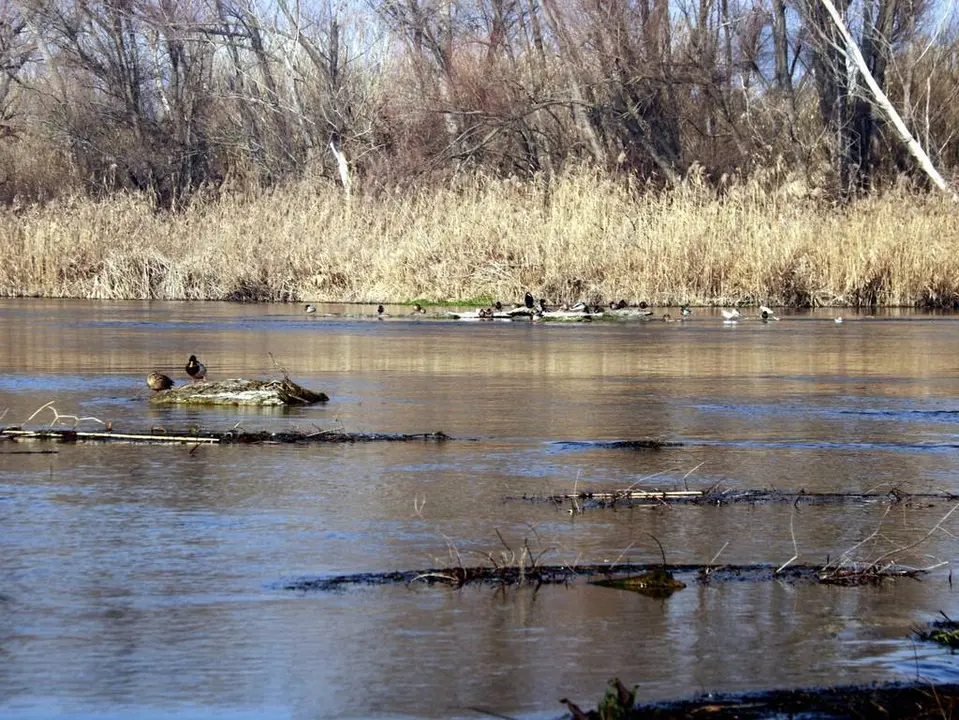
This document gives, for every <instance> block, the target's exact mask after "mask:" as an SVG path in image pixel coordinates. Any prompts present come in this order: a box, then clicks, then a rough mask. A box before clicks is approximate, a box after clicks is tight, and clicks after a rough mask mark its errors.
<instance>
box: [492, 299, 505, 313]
mask: <svg viewBox="0 0 959 720" xmlns="http://www.w3.org/2000/svg"><path fill="white" fill-rule="evenodd" d="M493 309H494V310H496V312H500V311H502V309H503V303H501V302H500V301H499V300H497V301H496V302H495V303H493Z"/></svg>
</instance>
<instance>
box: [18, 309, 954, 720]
mask: <svg viewBox="0 0 959 720" xmlns="http://www.w3.org/2000/svg"><path fill="white" fill-rule="evenodd" d="M331 310H335V311H337V312H343V311H349V312H351V313H356V312H358V311H362V310H357V309H356V308H345V307H339V308H333V309H331V308H323V307H321V308H320V312H318V313H317V316H315V317H314V316H310V317H305V316H303V314H302V312H301V309H300V308H299V307H284V306H266V305H226V304H213V303H209V304H180V303H86V302H47V301H42V302H41V301H0V337H2V338H3V339H4V342H2V343H0V412H2V409H3V408H7V409H8V411H7V412H8V414H7V417H6V418H5V419H4V422H8V423H9V422H11V421H13V422H18V421H22V420H24V419H26V417H28V416H29V415H30V414H31V413H32V412H33V411H34V410H36V409H37V408H38V407H39V406H41V405H42V404H43V403H45V402H47V401H49V400H54V401H55V403H56V406H57V408H58V409H59V410H60V411H61V412H70V413H77V414H83V415H95V416H97V417H100V418H103V419H109V420H112V421H113V422H114V425H115V427H117V428H118V429H124V430H143V429H146V428H149V426H151V425H153V424H159V425H162V426H164V427H169V428H182V427H186V426H189V425H191V424H198V425H200V426H202V427H209V428H228V427H232V426H233V425H234V424H236V423H237V422H241V423H242V424H243V426H244V427H246V428H248V429H259V428H286V427H290V426H298V427H303V428H305V427H312V426H314V425H315V426H317V427H334V426H335V427H345V428H347V429H349V430H373V431H387V432H419V431H428V430H443V431H445V432H447V433H449V434H451V435H453V436H456V437H460V438H469V439H470V440H469V441H466V442H455V443H448V444H423V443H412V444H401V445H354V446H335V447H298V448H290V447H282V448H281V447H264V448H256V449H251V448H234V447H222V448H220V447H202V448H198V449H196V450H195V451H194V452H193V453H189V452H188V449H186V448H172V447H155V448H154V447H133V446H92V445H81V446H59V447H56V448H52V449H55V450H56V453H55V454H44V455H39V454H8V453H11V452H13V451H17V452H18V453H19V452H22V451H30V450H38V449H41V447H40V446H34V445H29V444H18V445H13V444H11V443H0V453H4V454H2V455H0V527H2V528H3V531H2V532H0V595H2V596H0V710H2V712H0V714H3V715H4V716H11V717H49V716H52V715H56V714H57V713H58V712H61V711H63V712H69V713H71V714H74V715H77V716H89V717H107V716H114V717H126V716H129V715H130V714H137V715H138V716H145V717H149V716H156V717H163V716H165V715H167V714H169V713H171V712H182V713H184V714H185V715H187V716H189V715H191V714H193V715H194V716H196V717H207V716H214V715H215V714H219V715H220V716H222V717H246V716H271V717H309V718H315V717H347V716H355V717H367V716H371V715H377V716H391V715H412V716H424V717H454V716H461V717H475V716H476V712H475V711H474V710H470V708H482V709H486V710H488V711H491V712H498V713H501V714H509V715H513V716H528V717H551V716H554V715H555V714H557V712H558V711H559V710H560V709H561V708H560V706H559V705H558V704H557V700H558V698H560V697H564V696H568V697H571V698H575V699H577V700H580V701H583V702H589V701H590V700H592V701H594V702H595V700H596V698H597V697H598V695H599V694H600V693H601V692H602V690H603V688H604V686H605V682H606V680H607V679H608V678H609V677H612V676H613V675H617V676H619V677H621V678H623V679H624V681H627V682H629V683H632V682H638V683H640V686H641V688H640V696H641V697H642V698H643V699H655V698H666V697H676V696H682V695H686V694H689V693H690V692H696V691H704V690H708V691H719V690H738V689H749V688H755V687H775V686H791V685H797V684H800V685H801V684H815V683H834V682H846V681H850V682H852V681H869V680H874V679H902V678H903V677H906V676H910V675H912V674H914V673H915V672H916V667H917V666H918V667H919V668H920V671H921V672H923V673H924V674H925V675H927V676H929V677H934V678H935V679H946V678H952V679H955V671H954V666H953V665H952V662H951V661H950V660H948V659H944V658H948V656H945V655H943V653H941V652H939V651H938V650H935V649H932V648H926V647H917V648H913V646H912V644H911V643H910V641H909V639H908V636H909V632H910V628H911V627H912V625H913V624H914V623H915V622H917V621H918V620H922V619H926V618H929V617H932V615H933V614H935V613H936V612H937V611H939V610H940V609H942V610H945V611H946V612H947V613H949V612H951V613H952V614H956V612H957V611H955V608H954V606H955V605H956V603H955V601H954V599H953V590H952V588H951V586H950V583H949V582H948V575H947V572H948V571H947V570H942V571H939V572H937V573H935V574H934V575H933V576H932V577H931V578H929V579H927V580H926V581H924V582H922V583H919V582H914V581H909V582H899V583H895V584H892V585H888V586H886V587H883V588H881V589H878V590H877V589H837V588H820V587H809V586H794V585H787V584H781V583H764V584H759V585H757V584H751V583H731V584H721V585H714V586H707V587H702V586H697V585H695V584H692V583H691V584H690V587H689V588H688V589H687V590H685V591H683V592H680V593H678V594H676V595H674V596H673V597H672V598H670V599H669V600H666V601H662V600H652V599H649V598H644V597H642V596H638V595H633V594H629V593H619V592H615V591H611V590H608V589H604V588H596V587H589V586H585V587H580V586H576V587H572V588H542V589H540V590H539V591H538V592H534V591H533V590H532V589H521V590H510V591H507V592H503V591H501V590H496V589H493V588H471V589H465V590H461V591H455V592H454V591H449V590H445V589H436V588H425V587H421V586H412V587H386V588H383V587H377V588H361V589H357V590H351V591H348V592H343V593H336V594H331V595H321V596H315V595H314V596H298V595H289V594H285V593H283V592H281V591H278V590H276V589H275V583H276V581H277V580H279V579H281V578H284V577H294V576H300V575H314V574H318V573H328V572H354V571H368V570H392V569H413V568H425V567H430V566H433V565H437V564H448V563H450V562H459V561H462V562H465V563H467V564H480V563H483V562H487V561H486V558H487V557H488V555H493V556H494V557H497V558H498V557H501V554H502V553H504V552H508V551H507V549H506V547H505V546H504V543H505V545H507V546H508V547H509V550H511V551H514V552H515V551H517V550H518V549H519V548H521V547H522V546H523V544H524V542H529V543H530V545H531V547H532V548H533V549H534V550H535V551H536V552H540V551H545V555H544V558H545V559H546V560H547V561H549V562H564V563H568V564H574V563H586V562H603V561H608V562H613V561H616V560H631V561H651V562H654V561H656V559H657V558H658V554H659V551H658V548H657V547H656V546H655V544H654V543H653V542H652V541H651V540H650V537H649V535H650V534H652V535H655V536H656V538H658V539H659V540H660V541H661V542H662V543H663V545H664V547H665V548H666V551H667V554H668V559H669V561H671V562H706V561H708V560H709V559H710V558H712V557H713V556H714V555H715V554H716V553H717V552H718V551H719V550H720V549H721V548H723V547H724V546H725V549H724V550H723V552H722V555H721V558H720V559H721V560H723V561H726V562H735V563H753V562H768V563H777V564H779V563H783V562H785V561H786V560H788V559H789V558H790V557H791V556H792V555H793V554H794V553H795V552H796V549H798V551H799V554H800V556H801V557H800V561H807V562H821V561H825V559H826V557H827V556H829V557H833V558H834V557H836V555H837V554H838V553H841V552H842V551H843V550H846V549H848V548H851V547H853V546H854V545H856V544H857V543H859V542H860V541H862V540H864V539H865V538H867V537H868V536H869V535H870V534H872V533H874V532H875V531H876V529H877V528H880V527H881V532H880V533H879V534H878V535H877V537H876V539H875V541H874V542H872V543H870V544H868V545H866V546H864V547H863V548H862V550H861V553H862V555H863V556H864V557H877V556H878V555H879V554H880V553H882V552H885V551H887V550H888V549H890V548H894V547H896V546H901V545H904V544H907V543H910V542H912V541H914V540H916V539H918V538H920V537H922V536H923V535H924V534H925V533H926V532H927V531H928V530H929V529H930V528H932V527H933V526H934V525H935V523H936V522H937V521H938V520H939V519H940V518H941V517H942V516H943V515H944V514H945V513H946V512H947V511H948V510H949V507H950V505H949V503H945V502H939V503H934V504H929V503H925V504H918V503H917V504H902V505H897V506H895V507H894V508H893V509H892V510H891V511H890V510H889V509H888V506H887V505H884V504H878V503H877V504H871V505H845V506H823V507H810V506H802V507H798V508H794V507H792V506H791V505H789V504H788V503H782V504H773V505H765V506H749V505H735V506H728V507H689V508H673V509H668V508H664V507H650V508H633V509H628V510H627V509H620V510H609V511H595V512H588V513H586V514H584V515H580V516H574V517H571V516H570V515H569V514H568V513H567V512H566V510H565V508H557V507H554V506H551V505H545V504H531V503H524V502H520V501H505V500H504V498H506V497H509V496H521V495H523V494H552V493H563V492H570V491H572V489H573V488H574V487H576V488H577V489H584V488H588V489H596V490H611V489H616V488H622V487H626V486H629V485H632V484H634V483H637V482H639V484H640V485H641V486H644V487H659V488H674V487H682V486H684V485H688V486H689V487H691V488H708V487H712V486H714V485H716V484H717V483H718V484H720V485H722V486H725V487H739V488H778V489H783V490H800V489H806V490H808V491H836V490H847V491H856V492H863V491H867V490H871V489H875V488H879V489H882V488H892V487H898V488H901V489H905V490H912V491H938V490H947V491H950V492H955V491H957V489H959V488H957V487H956V484H957V483H956V477H957V474H956V469H957V468H956V457H957V456H956V452H955V446H956V445H957V444H959V404H957V402H956V401H955V396H956V379H955V374H954V367H953V357H954V347H953V346H954V340H955V334H956V331H955V329H956V328H957V327H959V325H956V324H955V320H954V319H953V318H952V317H950V316H947V317H935V318H933V317H931V316H930V317H921V318H916V319H911V320H910V319H906V318H901V317H899V318H892V319H886V320H878V319H875V320H872V319H865V318H861V319H859V320H858V321H857V320H855V319H851V318H850V319H847V322H846V323H844V324H843V325H841V326H837V325H835V324H833V323H832V322H829V321H828V318H824V319H822V320H821V321H817V320H816V318H815V317H814V316H800V317H787V318H784V320H783V321H782V322H780V323H776V324H769V325H761V324H759V323H745V322H744V323H740V325H739V326H736V327H725V326H723V325H722V323H721V322H719V321H718V319H717V318H716V317H711V316H709V315H708V313H705V312H702V313H697V315H695V316H694V318H693V320H692V321H690V322H688V323H682V324H680V323H674V324H663V323H648V324H606V323H602V324H600V323H597V324H594V325H591V326H589V325H587V326H540V325H531V324H527V323H513V324H501V323H497V324H456V323H449V322H435V321H429V320H422V319H419V318H414V319H411V318H408V317H405V316H399V317H396V316H395V315H397V314H398V312H399V309H398V308H394V309H391V310H392V311H393V312H394V317H392V318H389V319H385V320H382V321H377V320H375V319H373V318H372V317H370V318H368V319H336V318H328V317H321V315H322V313H323V312H329V311H331ZM369 310H370V313H371V314H372V312H374V311H373V310H372V309H369ZM269 352H272V353H273V354H274V356H275V357H276V358H277V360H278V361H279V362H281V363H282V365H283V366H285V367H286V369H287V370H288V371H289V372H290V374H291V375H292V376H293V377H294V378H295V379H297V380H298V381H299V382H302V383H303V384H305V385H307V386H309V387H315V388H316V389H319V390H323V391H325V392H327V393H329V394H330V395H331V397H332V401H331V402H330V403H329V405H327V406H325V407H314V408H307V409H298V410H291V411H286V412H275V411H273V412H263V413H250V412H247V411H240V410H237V409H222V408H218V409H208V408H192V409H187V408H150V407H149V405H148V404H147V403H146V401H145V397H146V392H145V386H144V382H143V379H144V377H145V374H146V372H148V371H149V370H151V369H153V368H154V367H158V368H160V369H162V370H165V371H166V370H169V371H171V372H173V373H175V374H177V373H178V375H177V377H178V378H179V379H180V380H183V379H184V378H185V374H184V373H182V366H183V365H184V364H185V362H186V357H187V356H188V355H189V354H191V353H196V354H197V355H198V356H199V357H200V358H201V360H203V361H204V362H205V363H206V364H207V365H208V367H209V368H210V374H211V376H212V377H226V376H238V375H241V376H250V375H254V376H256V375H268V374H273V373H275V369H274V368H273V364H272V362H271V360H270V359H269V356H268V353H269ZM48 419H49V418H48ZM640 437H655V438H661V439H668V440H673V441H676V442H679V443H683V444H682V445H681V446H680V447H675V448H669V449H664V450H661V451H658V452H649V451H636V450H628V449H613V448H607V447H602V446H601V445H598V444H597V441H601V440H610V439H622V438H640ZM570 441H579V442H570ZM43 449H51V448H46V447H44V448H43ZM690 471H692V472H690ZM643 478H649V479H648V480H643ZM414 498H416V500H417V503H416V508H419V507H420V503H422V502H425V505H423V506H422V509H421V511H420V512H417V510H416V509H415V508H414ZM948 528H949V529H951V530H952V531H953V532H954V531H955V530H956V528H955V526H954V524H949V525H948ZM496 531H499V534H500V535H501V536H502V538H503V541H502V542H501V541H500V539H499V537H498V536H497V534H496ZM953 555H954V542H952V541H951V539H950V538H949V537H948V536H947V535H945V534H936V535H934V536H933V537H932V538H930V539H929V541H928V542H926V543H925V544H923V545H922V546H920V547H918V548H916V549H915V550H913V551H912V552H909V553H906V554H905V555H904V556H903V560H905V561H908V562H913V563H915V564H917V565H920V564H932V563H934V562H937V561H939V560H951V559H952V557H953ZM451 558H452V560H451ZM461 559H462V560H461ZM770 657H775V658H776V662H774V663H770V662H769V660H768V659H769V658H770ZM111 714H112V715H111Z"/></svg>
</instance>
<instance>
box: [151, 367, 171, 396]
mask: <svg viewBox="0 0 959 720" xmlns="http://www.w3.org/2000/svg"><path fill="white" fill-rule="evenodd" d="M147 387H148V388H150V389H151V390H152V391H153V392H160V391H161V390H169V389H170V388H171V387H173V380H171V379H170V378H169V377H168V376H166V375H164V374H163V373H161V372H157V371H156V370H154V371H153V372H152V373H150V374H149V375H147Z"/></svg>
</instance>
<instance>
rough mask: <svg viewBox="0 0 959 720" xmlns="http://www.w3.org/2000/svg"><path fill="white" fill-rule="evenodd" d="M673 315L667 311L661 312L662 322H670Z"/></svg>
mask: <svg viewBox="0 0 959 720" xmlns="http://www.w3.org/2000/svg"><path fill="white" fill-rule="evenodd" d="M672 321H673V316H672V315H670V314H669V313H663V322H672Z"/></svg>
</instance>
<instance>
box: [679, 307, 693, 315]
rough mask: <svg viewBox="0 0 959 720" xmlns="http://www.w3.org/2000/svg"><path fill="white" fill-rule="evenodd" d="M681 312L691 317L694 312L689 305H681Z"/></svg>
mask: <svg viewBox="0 0 959 720" xmlns="http://www.w3.org/2000/svg"><path fill="white" fill-rule="evenodd" d="M679 314H680V315H681V316H683V317H689V316H690V315H692V314H693V311H692V310H690V309H689V305H680V306H679Z"/></svg>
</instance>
